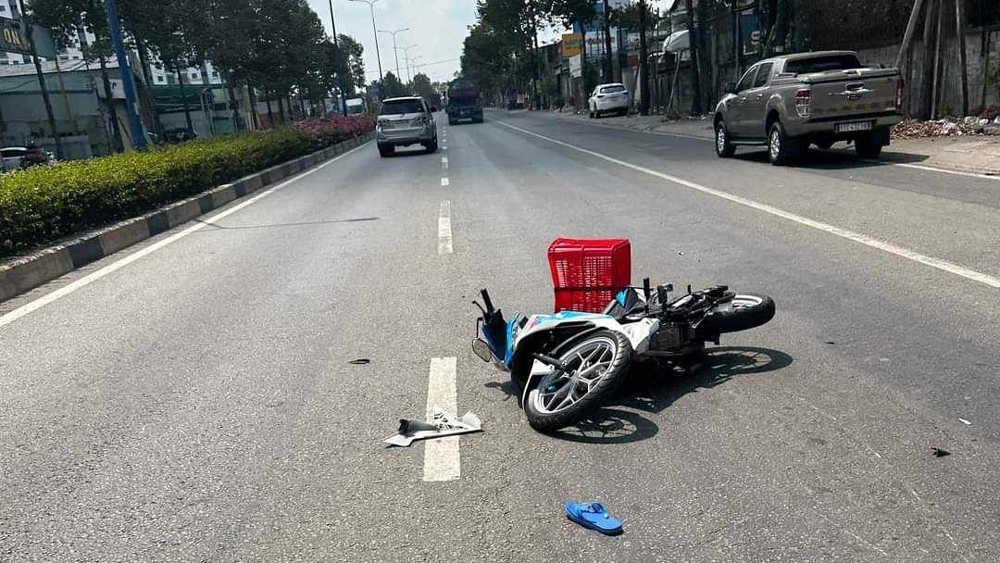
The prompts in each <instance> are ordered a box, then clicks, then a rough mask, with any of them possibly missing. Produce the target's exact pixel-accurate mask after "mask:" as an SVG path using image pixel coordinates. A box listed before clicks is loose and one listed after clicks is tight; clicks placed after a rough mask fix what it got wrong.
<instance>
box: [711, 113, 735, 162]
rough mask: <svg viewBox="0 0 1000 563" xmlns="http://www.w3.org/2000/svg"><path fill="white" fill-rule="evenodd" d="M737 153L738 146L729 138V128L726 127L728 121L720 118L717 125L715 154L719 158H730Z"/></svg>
mask: <svg viewBox="0 0 1000 563" xmlns="http://www.w3.org/2000/svg"><path fill="white" fill-rule="evenodd" d="M735 153H736V146H735V145H733V143H732V142H730V140H729V130H728V129H726V122H725V121H722V120H719V123H718V124H717V125H716V126H715V154H717V155H718V156H719V158H729V157H731V156H733V154H735Z"/></svg>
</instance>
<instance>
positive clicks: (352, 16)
mask: <svg viewBox="0 0 1000 563" xmlns="http://www.w3.org/2000/svg"><path fill="white" fill-rule="evenodd" d="M309 5H310V6H311V7H312V9H313V11H315V12H316V13H317V14H318V15H319V19H320V21H322V22H323V25H324V27H326V32H327V34H329V33H330V6H329V3H328V0H309ZM333 12H334V15H335V16H336V18H337V33H346V34H347V35H350V36H352V37H354V38H355V39H357V40H358V41H360V42H361V44H362V45H363V46H364V48H365V72H366V74H367V77H366V78H367V81H368V82H371V81H372V80H378V64H377V62H376V61H377V59H376V57H375V41H374V38H373V37H372V16H371V10H370V9H369V7H368V4H366V3H364V2H355V1H351V0H333ZM375 21H376V24H377V26H378V29H381V30H389V31H392V30H396V29H401V28H404V27H408V28H410V29H409V31H404V32H402V33H397V34H396V45H397V46H398V47H408V46H410V45H414V44H416V45H417V46H416V47H413V48H411V49H409V54H410V56H411V57H413V58H414V59H416V62H415V64H416V65H418V66H420V68H419V69H417V72H423V73H424V74H426V75H427V76H429V77H430V78H431V80H432V81H446V80H451V78H452V77H453V76H454V73H455V72H456V71H457V70H458V69H459V67H460V66H461V65H460V62H459V57H461V56H462V42H463V41H465V36H466V35H468V26H469V25H472V24H474V23H475V22H476V1H475V0H377V1H376V3H375ZM378 45H379V51H380V52H381V55H382V57H381V59H382V71H383V73H385V72H389V71H392V72H393V74H395V73H396V59H395V58H394V57H393V47H392V35H390V34H388V33H379V34H378ZM398 54H399V68H400V73H401V74H402V77H403V79H404V80H405V79H406V78H407V71H406V66H405V62H404V60H403V56H404V54H405V53H404V51H403V50H402V49H401V48H400V49H399V50H398ZM418 57H419V58H418ZM431 63H439V64H431Z"/></svg>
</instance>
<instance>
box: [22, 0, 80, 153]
mask: <svg viewBox="0 0 1000 563" xmlns="http://www.w3.org/2000/svg"><path fill="white" fill-rule="evenodd" d="M19 3H20V6H21V13H22V14H23V16H22V17H23V18H24V20H25V23H26V27H27V32H28V45H29V46H30V48H31V60H32V62H34V63H35V74H36V75H37V76H38V86H39V88H40V89H41V91H42V102H43V103H44V104H45V115H46V116H47V117H48V119H49V127H50V128H51V129H52V140H53V141H55V144H56V157H57V158H60V159H62V158H65V156H64V155H63V148H62V139H60V138H59V129H58V128H57V127H56V116H55V113H53V112H52V101H51V100H50V99H49V89H48V88H47V87H46V86H45V75H44V74H43V73H42V63H41V60H40V59H39V58H38V51H37V50H36V48H35V36H34V32H33V30H34V27H33V24H34V18H32V17H31V15H30V14H29V13H28V12H26V11H25V8H24V0H19ZM66 117H68V118H70V119H72V118H71V117H70V116H66Z"/></svg>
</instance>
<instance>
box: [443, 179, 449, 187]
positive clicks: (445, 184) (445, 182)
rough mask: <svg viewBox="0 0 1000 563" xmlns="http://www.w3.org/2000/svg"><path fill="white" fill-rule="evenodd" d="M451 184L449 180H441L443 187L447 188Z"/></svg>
mask: <svg viewBox="0 0 1000 563" xmlns="http://www.w3.org/2000/svg"><path fill="white" fill-rule="evenodd" d="M449 184H450V182H449V181H448V178H441V185H442V186H447V185H449Z"/></svg>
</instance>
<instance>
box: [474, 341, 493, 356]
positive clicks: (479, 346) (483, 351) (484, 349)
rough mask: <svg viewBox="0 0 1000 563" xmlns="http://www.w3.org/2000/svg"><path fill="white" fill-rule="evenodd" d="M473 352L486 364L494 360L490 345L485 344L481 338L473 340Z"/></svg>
mask: <svg viewBox="0 0 1000 563" xmlns="http://www.w3.org/2000/svg"><path fill="white" fill-rule="evenodd" d="M472 351H473V352H475V354H476V355H477V356H479V359H480V360H482V361H484V362H489V361H490V360H492V359H493V352H491V351H490V346H489V344H487V343H486V342H483V340H482V339H480V338H473V339H472Z"/></svg>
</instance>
